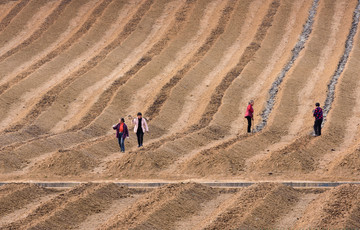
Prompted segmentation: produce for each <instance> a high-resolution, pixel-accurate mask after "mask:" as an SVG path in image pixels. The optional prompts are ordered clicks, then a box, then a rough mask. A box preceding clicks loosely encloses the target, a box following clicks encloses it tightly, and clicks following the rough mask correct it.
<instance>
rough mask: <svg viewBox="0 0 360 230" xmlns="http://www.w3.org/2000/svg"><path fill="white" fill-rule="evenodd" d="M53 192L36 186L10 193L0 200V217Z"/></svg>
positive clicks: (25, 187)
mask: <svg viewBox="0 0 360 230" xmlns="http://www.w3.org/2000/svg"><path fill="white" fill-rule="evenodd" d="M52 192H53V191H51V190H47V189H44V188H41V187H39V186H36V185H26V186H23V187H21V188H19V189H17V190H15V191H13V192H12V193H9V194H7V195H4V196H1V198H0V216H1V217H3V216H5V215H6V214H9V213H11V212H14V211H15V210H18V209H20V208H22V207H24V206H25V205H27V204H29V203H30V202H32V201H33V200H35V199H37V198H39V197H42V196H45V195H48V194H51V193H52Z"/></svg>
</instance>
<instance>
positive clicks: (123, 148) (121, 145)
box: [118, 133, 125, 152]
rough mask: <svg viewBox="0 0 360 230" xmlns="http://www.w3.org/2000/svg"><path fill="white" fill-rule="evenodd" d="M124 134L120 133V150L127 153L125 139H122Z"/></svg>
mask: <svg viewBox="0 0 360 230" xmlns="http://www.w3.org/2000/svg"><path fill="white" fill-rule="evenodd" d="M122 136H123V134H122V133H119V138H118V139H119V146H120V150H121V151H122V152H125V143H124V138H123V137H122Z"/></svg>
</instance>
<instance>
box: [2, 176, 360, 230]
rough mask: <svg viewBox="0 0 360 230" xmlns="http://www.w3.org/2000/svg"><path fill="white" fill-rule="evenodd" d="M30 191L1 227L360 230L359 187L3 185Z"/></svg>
mask: <svg viewBox="0 0 360 230" xmlns="http://www.w3.org/2000/svg"><path fill="white" fill-rule="evenodd" d="M25 190H26V191H27V193H29V194H37V195H36V197H31V196H29V197H28V198H27V202H23V201H19V202H17V203H16V202H14V204H15V205H14V207H13V208H12V210H8V211H7V212H3V211H2V212H1V215H0V228H1V229H59V228H66V229H70V228H71V229H238V228H239V229H243V228H246V229H261V228H274V229H278V228H281V229H294V228H295V229H298V228H310V229H313V228H332V227H336V228H339V229H341V228H346V229H356V228H359V219H358V218H359V205H360V203H359V196H360V193H359V191H360V190H359V186H358V185H342V186H340V187H337V188H332V189H327V190H326V189H293V188H290V187H286V186H284V185H282V184H277V183H259V184H254V185H252V186H249V187H246V188H238V189H225V188H211V187H208V186H204V185H201V184H196V183H179V184H169V185H166V186H163V187H159V188H154V189H146V190H144V189H135V188H125V187H121V186H118V185H116V184H112V183H102V184H82V185H78V186H76V187H73V188H64V189H62V190H56V191H55V190H50V189H44V188H41V187H38V186H34V185H28V184H9V185H5V186H3V187H2V188H1V190H0V192H1V194H0V200H1V202H4V200H6V199H7V198H8V197H11V196H15V194H20V193H21V192H24V191H25ZM39 200H41V202H39ZM36 202H38V203H36ZM29 204H30V205H32V207H31V208H30V207H29ZM19 211H22V213H21V215H19V214H16V213H17V212H19ZM11 217H15V218H13V219H11Z"/></svg>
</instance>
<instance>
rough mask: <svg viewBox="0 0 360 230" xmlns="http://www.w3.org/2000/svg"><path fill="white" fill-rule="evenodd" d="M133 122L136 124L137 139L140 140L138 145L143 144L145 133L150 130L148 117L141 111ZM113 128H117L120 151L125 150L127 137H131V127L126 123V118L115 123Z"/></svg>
mask: <svg viewBox="0 0 360 230" xmlns="http://www.w3.org/2000/svg"><path fill="white" fill-rule="evenodd" d="M130 119H131V120H132V124H133V125H134V132H135V133H136V136H137V140H138V147H139V148H140V147H142V146H143V141H144V133H145V132H149V127H148V124H147V122H146V119H145V118H143V117H142V114H141V113H140V112H139V113H138V114H137V118H134V119H132V118H131V117H130ZM113 129H115V130H116V137H117V138H118V141H119V146H120V151H121V152H123V153H124V152H125V139H126V138H129V137H130V136H129V129H128V127H127V125H126V124H125V119H124V118H120V120H119V123H117V124H116V125H113Z"/></svg>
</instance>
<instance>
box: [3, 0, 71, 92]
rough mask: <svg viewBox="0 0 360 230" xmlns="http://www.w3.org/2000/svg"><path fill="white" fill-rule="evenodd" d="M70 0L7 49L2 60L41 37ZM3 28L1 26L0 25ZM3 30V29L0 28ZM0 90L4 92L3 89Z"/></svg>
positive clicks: (64, 1)
mask: <svg viewBox="0 0 360 230" xmlns="http://www.w3.org/2000/svg"><path fill="white" fill-rule="evenodd" d="M70 2H71V1H70V0H62V2H61V3H60V4H59V6H58V7H57V8H56V9H55V10H54V11H53V12H52V13H51V14H50V15H49V16H48V17H47V18H46V19H45V21H44V23H43V24H42V25H41V26H40V28H39V29H37V30H36V31H35V32H34V33H33V34H32V35H31V36H30V37H29V38H28V39H26V40H25V41H23V42H22V43H21V44H19V45H17V46H16V47H14V48H12V49H11V50H9V51H7V52H6V53H4V54H3V55H1V56H0V62H2V61H3V60H5V59H6V58H8V57H10V56H11V55H13V54H15V53H16V52H19V51H20V50H21V49H23V48H25V47H27V46H29V45H30V44H31V43H32V42H34V41H36V40H37V39H39V38H40V37H41V35H42V34H43V33H44V32H45V31H46V30H47V29H48V28H49V27H50V26H51V25H52V24H54V22H55V21H56V20H57V19H58V17H59V16H60V15H61V13H62V12H63V11H64V10H65V8H66V7H67V5H68V4H69V3H70ZM0 28H1V27H0ZM0 30H1V29H0ZM0 92H3V90H2V89H1V90H0Z"/></svg>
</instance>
